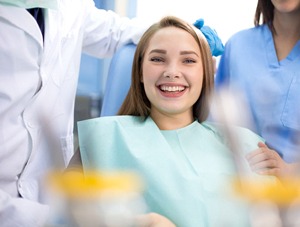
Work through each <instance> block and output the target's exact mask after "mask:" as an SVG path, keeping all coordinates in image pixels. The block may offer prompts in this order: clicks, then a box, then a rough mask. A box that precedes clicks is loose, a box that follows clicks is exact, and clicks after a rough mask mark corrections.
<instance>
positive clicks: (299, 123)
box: [281, 73, 300, 130]
mask: <svg viewBox="0 0 300 227" xmlns="http://www.w3.org/2000/svg"><path fill="white" fill-rule="evenodd" d="M299 97H300V74H299V73H298V74H297V73H295V74H294V76H293V79H292V82H291V84H290V87H289V90H288V93H287V97H286V102H285V105H284V108H283V111H282V115H281V121H282V124H283V125H284V126H286V127H288V128H292V129H296V130H300V108H299Z"/></svg>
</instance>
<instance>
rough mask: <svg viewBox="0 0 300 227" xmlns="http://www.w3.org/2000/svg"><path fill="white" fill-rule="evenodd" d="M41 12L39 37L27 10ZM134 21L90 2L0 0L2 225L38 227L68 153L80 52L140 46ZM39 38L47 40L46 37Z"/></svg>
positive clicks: (142, 27)
mask: <svg viewBox="0 0 300 227" xmlns="http://www.w3.org/2000/svg"><path fill="white" fill-rule="evenodd" d="M33 7H40V8H42V10H41V11H42V12H43V17H44V34H42V32H41V30H40V28H39V26H38V24H37V22H36V20H35V19H34V17H33V16H32V15H31V14H30V13H29V12H28V10H26V9H28V8H33ZM145 29H146V26H145V25H144V24H142V23H138V22H137V20H136V19H132V20H130V19H128V18H121V17H120V16H118V15H117V14H115V13H114V12H111V11H106V10H101V9H97V8H96V7H95V5H94V2H93V1H92V0H46V1H40V0H39V1H38V0H36V1H35V0H31V1H27V0H19V1H18V0H0V31H1V32H0V147H1V148H0V223H1V224H0V225H1V226H2V227H6V226H22V227H26V226H28V227H35V226H43V225H44V224H45V223H46V220H47V218H48V214H49V207H48V206H47V205H43V204H44V203H45V199H44V198H43V197H44V188H43V185H44V184H43V180H44V178H45V174H46V173H47V172H48V171H50V170H51V169H54V168H59V167H61V168H64V167H65V166H66V165H67V164H68V162H69V159H70V158H71V156H72V155H73V112H74V101H75V94H76V87H77V81H78V72H79V66H80V57H81V53H82V52H84V53H86V54H89V55H92V56H95V57H99V58H103V57H107V56H111V55H112V54H113V53H114V52H115V51H116V50H117V49H118V48H119V47H120V46H121V45H124V44H126V43H129V42H134V43H137V42H138V39H139V37H140V36H141V34H142V33H143V32H144V30H145ZM43 35H44V36H43Z"/></svg>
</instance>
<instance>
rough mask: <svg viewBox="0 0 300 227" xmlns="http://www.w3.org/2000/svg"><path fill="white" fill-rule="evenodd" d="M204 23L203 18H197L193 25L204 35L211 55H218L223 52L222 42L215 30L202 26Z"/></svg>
mask: <svg viewBox="0 0 300 227" xmlns="http://www.w3.org/2000/svg"><path fill="white" fill-rule="evenodd" d="M203 25H204V20H203V19H202V18H201V19H198V20H197V21H196V22H195V23H194V26H195V27H196V28H198V29H199V30H200V31H201V32H202V33H203V35H204V36H205V38H206V40H207V42H208V44H209V47H210V50H211V53H212V55H213V56H219V55H221V54H222V53H223V52H224V45H223V43H222V40H221V39H220V37H219V36H218V34H217V32H216V31H215V30H214V29H211V28H210V27H208V26H203Z"/></svg>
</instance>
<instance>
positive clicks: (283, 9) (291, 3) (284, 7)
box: [271, 0, 300, 14]
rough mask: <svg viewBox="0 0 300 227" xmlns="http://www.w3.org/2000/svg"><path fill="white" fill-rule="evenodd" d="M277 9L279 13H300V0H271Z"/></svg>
mask: <svg viewBox="0 0 300 227" xmlns="http://www.w3.org/2000/svg"><path fill="white" fill-rule="evenodd" d="M271 1H272V3H273V5H274V8H275V11H277V12H279V13H294V12H296V13H298V14H300V0H271Z"/></svg>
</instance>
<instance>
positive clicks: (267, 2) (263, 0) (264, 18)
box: [254, 0, 275, 32]
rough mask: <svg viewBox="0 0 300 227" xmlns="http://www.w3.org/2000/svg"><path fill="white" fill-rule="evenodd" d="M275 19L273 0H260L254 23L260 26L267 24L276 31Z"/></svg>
mask: <svg viewBox="0 0 300 227" xmlns="http://www.w3.org/2000/svg"><path fill="white" fill-rule="evenodd" d="M273 19H274V5H273V3H272V2H271V0H258V2H257V6H256V11H255V17H254V25H255V26H259V25H260V24H267V25H268V26H269V28H270V29H271V31H272V32H275V28H274V26H273Z"/></svg>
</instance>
